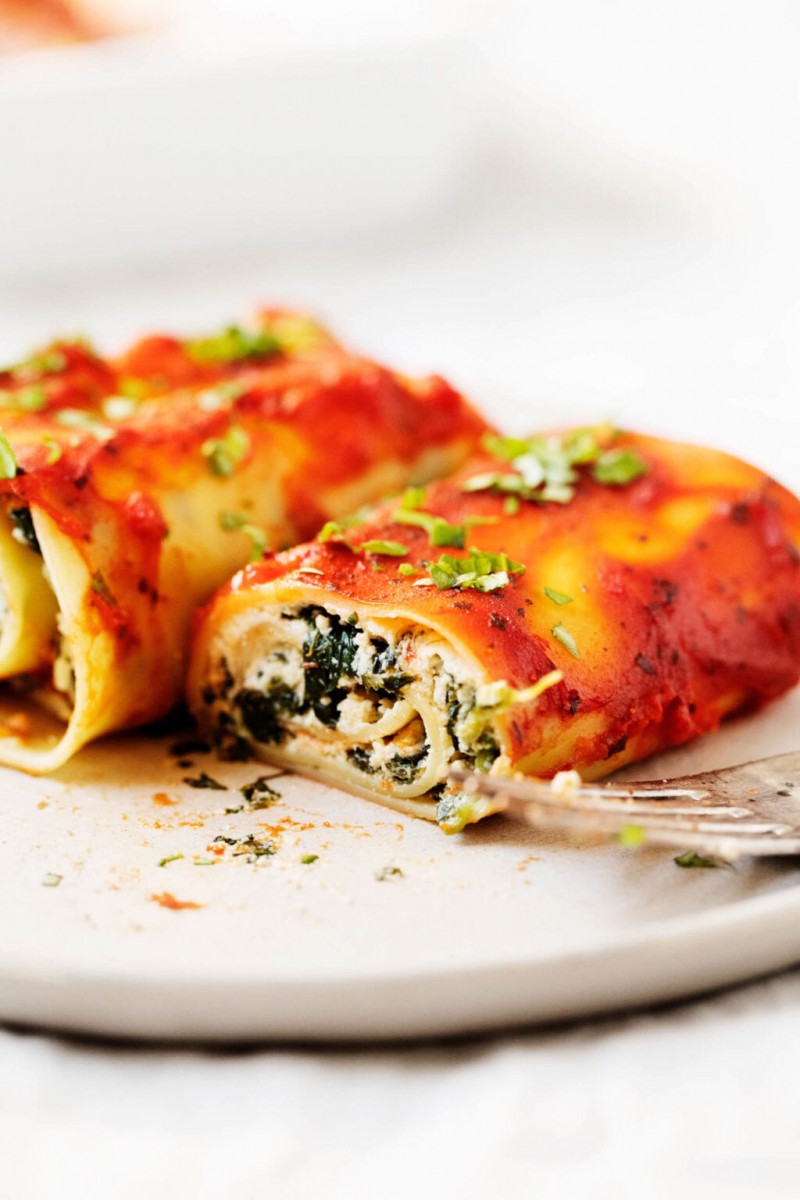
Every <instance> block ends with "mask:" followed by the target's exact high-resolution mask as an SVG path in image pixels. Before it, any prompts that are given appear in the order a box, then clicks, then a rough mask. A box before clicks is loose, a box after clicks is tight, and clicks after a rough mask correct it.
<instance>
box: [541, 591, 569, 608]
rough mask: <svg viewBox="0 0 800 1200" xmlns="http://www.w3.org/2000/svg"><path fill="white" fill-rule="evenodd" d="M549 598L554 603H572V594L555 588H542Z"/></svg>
mask: <svg viewBox="0 0 800 1200" xmlns="http://www.w3.org/2000/svg"><path fill="white" fill-rule="evenodd" d="M542 591H543V592H544V594H545V596H547V599H548V600H552V601H553V604H572V596H567V595H565V594H564V592H557V591H556V590H555V588H549V587H545V588H542Z"/></svg>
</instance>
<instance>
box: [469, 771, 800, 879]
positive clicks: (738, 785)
mask: <svg viewBox="0 0 800 1200" xmlns="http://www.w3.org/2000/svg"><path fill="white" fill-rule="evenodd" d="M448 779H449V781H450V782H451V783H454V784H456V785H457V787H459V788H460V789H461V790H462V791H463V792H466V793H468V794H470V795H472V796H475V797H476V798H479V797H480V798H482V802H481V800H478V806H477V811H476V816H477V815H481V816H484V815H486V816H488V815H489V813H494V812H502V813H504V814H505V815H506V816H508V817H512V818H516V819H517V820H521V821H524V822H526V823H527V824H529V825H534V826H536V827H537V828H540V829H542V828H546V829H558V830H562V831H563V832H566V833H569V834H572V835H574V836H575V837H586V836H592V835H610V836H612V837H616V838H617V840H619V841H621V842H623V843H624V844H626V845H641V844H644V845H664V846H679V847H682V848H683V849H685V850H687V851H692V850H694V851H698V852H702V853H704V854H708V855H713V856H715V857H720V858H725V859H732V858H736V857H739V856H740V855H745V854H747V855H755V856H767V855H775V854H781V855H789V854H800V751H795V752H793V753H791V754H780V755H777V756H776V757H774V758H763V759H760V760H758V761H757V762H749V763H744V764H743V765H742V766H739V767H728V768H726V769H724V770H720V771H705V772H703V773H702V774H700V775H684V776H680V777H679V778H676V779H665V780H661V781H658V780H656V781H652V780H647V781H644V782H641V783H638V782H637V783H606V784H603V783H583V782H582V781H581V778H580V776H579V775H578V774H577V772H576V771H562V772H560V773H559V774H558V775H556V776H555V778H554V779H552V780H544V779H536V778H524V777H522V776H519V777H517V778H513V777H512V778H508V777H505V778H504V777H503V776H501V775H484V774H479V773H477V772H473V771H467V770H465V769H464V768H463V767H459V766H453V767H451V769H450V772H449V775H448Z"/></svg>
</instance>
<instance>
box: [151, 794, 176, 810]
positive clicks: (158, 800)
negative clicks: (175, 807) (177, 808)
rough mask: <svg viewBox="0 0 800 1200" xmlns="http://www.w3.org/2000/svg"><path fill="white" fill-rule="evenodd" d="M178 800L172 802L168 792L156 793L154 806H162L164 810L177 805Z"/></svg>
mask: <svg viewBox="0 0 800 1200" xmlns="http://www.w3.org/2000/svg"><path fill="white" fill-rule="evenodd" d="M177 803H178V801H177V800H170V798H169V796H168V795H167V793H166V792H154V793H153V804H160V805H161V807H162V808H166V807H167V805H168V804H177Z"/></svg>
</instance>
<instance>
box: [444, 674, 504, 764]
mask: <svg viewBox="0 0 800 1200" xmlns="http://www.w3.org/2000/svg"><path fill="white" fill-rule="evenodd" d="M474 707H475V697H474V693H473V694H472V695H471V696H470V697H469V698H462V697H461V696H460V695H459V689H458V686H457V684H456V682H455V680H454V679H450V680H449V682H448V685H447V732H448V733H449V734H450V739H451V741H452V743H453V745H454V747H455V748H456V750H457V751H458V753H459V754H460V755H461V756H462V757H463V758H464V760H465V762H466V763H467V765H468V766H470V767H472V769H473V770H475V771H488V770H489V768H490V767H491V765H492V763H493V762H494V761H495V759H496V758H499V757H500V746H499V745H498V742H497V738H496V737H495V735H494V733H493V732H492V731H491V729H489V728H488V727H487V728H486V729H484V730H483V731H482V732H481V733H480V735H479V736H478V737H477V738H475V739H474V740H473V741H471V742H469V743H466V742H463V741H462V739H461V737H460V735H459V728H460V726H462V725H463V722H464V721H465V720H466V718H467V717H468V716H469V714H470V713H471V712H472V711H473V709H474Z"/></svg>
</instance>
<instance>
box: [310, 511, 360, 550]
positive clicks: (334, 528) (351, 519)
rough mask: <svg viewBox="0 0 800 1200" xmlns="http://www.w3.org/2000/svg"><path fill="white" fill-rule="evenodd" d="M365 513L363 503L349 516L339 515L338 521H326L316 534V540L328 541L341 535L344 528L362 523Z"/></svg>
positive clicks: (350, 527)
mask: <svg viewBox="0 0 800 1200" xmlns="http://www.w3.org/2000/svg"><path fill="white" fill-rule="evenodd" d="M366 515H367V507H366V505H363V506H362V507H361V508H359V509H356V511H355V512H354V513H350V515H349V516H347V517H339V519H338V521H326V522H325V524H324V525H323V526H322V529H320V531H319V533H318V534H317V541H318V542H330V541H333V540H334V539H335V538H339V537H341V535H342V534H343V533H344V531H345V530H346V529H352V528H353V526H354V525H363V523H364V521H365V519H366ZM351 549H352V547H351Z"/></svg>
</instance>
